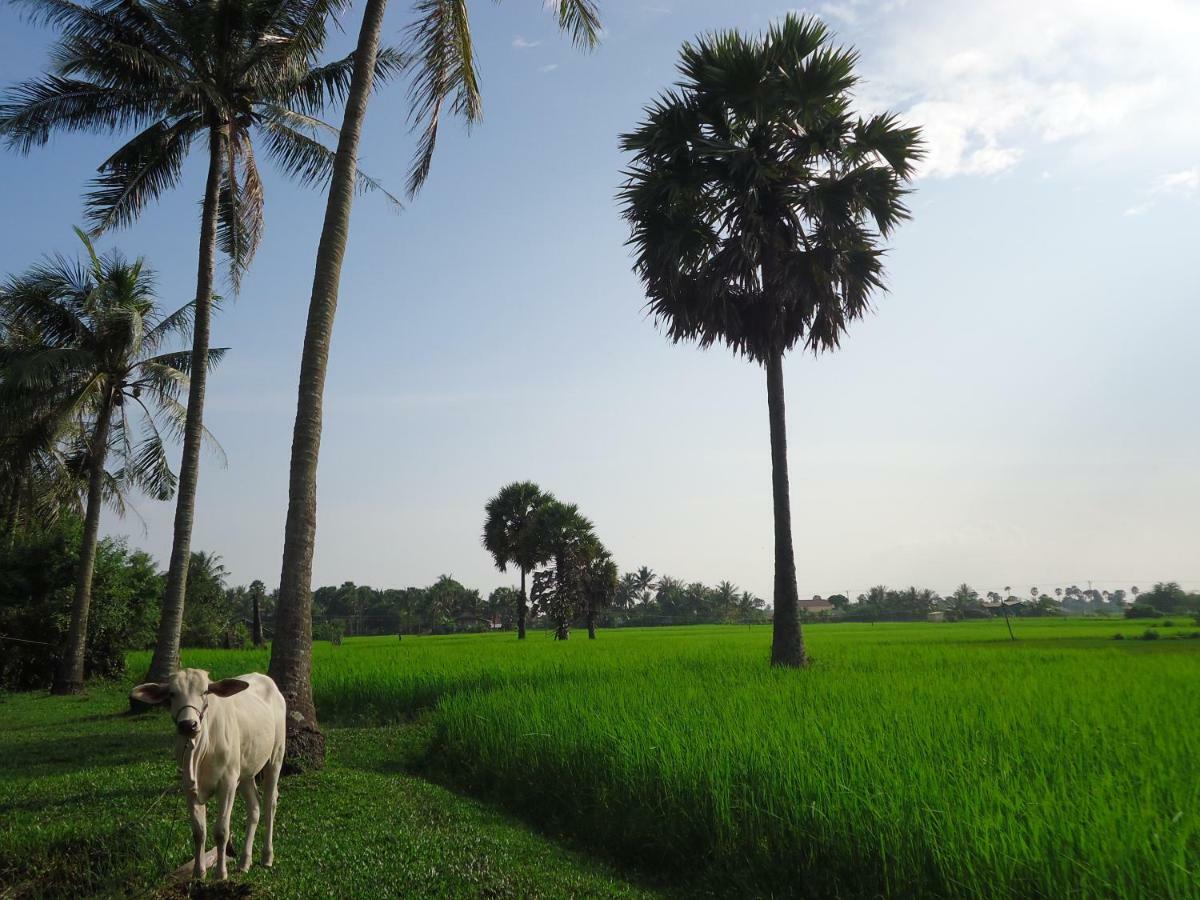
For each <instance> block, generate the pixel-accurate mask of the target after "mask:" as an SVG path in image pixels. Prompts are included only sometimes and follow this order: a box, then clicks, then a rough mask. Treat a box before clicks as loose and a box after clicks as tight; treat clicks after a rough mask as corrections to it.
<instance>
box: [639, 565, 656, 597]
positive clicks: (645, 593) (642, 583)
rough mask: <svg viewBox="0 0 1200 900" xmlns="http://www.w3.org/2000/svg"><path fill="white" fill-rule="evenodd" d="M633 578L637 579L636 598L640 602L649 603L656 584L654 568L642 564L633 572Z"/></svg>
mask: <svg viewBox="0 0 1200 900" xmlns="http://www.w3.org/2000/svg"><path fill="white" fill-rule="evenodd" d="M634 578H636V579H637V590H638V599H639V600H641V602H642V603H649V602H650V600H651V599H653V597H654V589H655V588H656V587H657V586H658V582H657V580H656V579H655V575H654V570H653V569H651V568H649V567H648V566H642V567H641V568H639V569H638V570H637V572H635V573H634Z"/></svg>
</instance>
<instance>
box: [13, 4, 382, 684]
mask: <svg viewBox="0 0 1200 900" xmlns="http://www.w3.org/2000/svg"><path fill="white" fill-rule="evenodd" d="M24 3H25V5H26V6H27V8H28V9H29V11H30V14H31V15H32V17H33V18H34V19H35V20H37V21H42V22H45V23H47V24H49V25H52V26H54V27H57V28H58V29H59V30H60V32H61V33H60V37H59V39H58V41H57V42H56V44H55V45H54V48H53V49H52V51H51V55H52V58H53V59H54V67H53V70H52V72H51V73H50V74H48V75H45V76H42V77H41V78H37V79H33V80H30V81H26V82H23V83H21V84H18V85H16V86H14V87H12V88H11V89H10V90H9V91H8V93H7V95H6V97H5V99H4V101H3V103H0V133H3V134H4V135H5V136H6V138H7V141H8V143H9V145H10V146H11V147H13V148H15V149H17V150H19V151H21V152H22V153H28V152H29V151H30V150H32V149H33V148H34V147H37V146H41V145H43V144H45V143H46V142H47V141H48V140H49V138H50V136H51V135H52V134H53V133H55V132H63V131H66V132H77V131H83V132H91V133H101V134H124V133H127V132H128V131H129V130H131V129H136V134H135V135H134V136H133V137H132V138H130V139H129V140H128V141H126V142H125V143H124V144H123V145H122V146H121V147H119V148H118V149H117V150H116V152H114V153H113V154H112V155H111V156H110V157H108V159H106V160H104V162H102V163H101V164H100V167H99V174H98V175H97V176H96V178H95V179H94V181H93V182H92V184H91V187H90V190H89V191H88V194H87V198H86V204H87V214H88V222H89V224H90V225H91V228H92V233H93V234H100V233H102V232H104V231H106V230H107V229H109V228H112V227H114V226H124V225H128V224H130V223H131V222H133V221H134V220H136V219H137V217H138V216H139V215H140V214H141V212H142V210H143V209H144V208H145V207H146V206H147V205H148V204H149V203H151V202H153V201H154V200H156V199H157V198H158V197H160V196H161V195H162V194H164V193H166V192H167V191H169V190H171V189H172V188H174V187H176V186H177V185H178V184H179V181H180V178H181V176H182V173H183V162H184V160H185V158H186V157H187V155H188V153H189V152H190V150H191V149H192V146H193V144H195V143H197V142H199V143H204V144H206V145H207V150H208V178H207V181H206V184H205V189H204V194H203V201H202V204H201V215H200V259H199V268H198V270H197V278H196V302H195V311H194V314H193V316H194V327H193V329H192V340H193V344H192V356H193V363H192V369H193V372H194V374H193V377H192V380H191V383H190V388H189V395H188V402H187V410H188V419H187V423H186V425H185V428H184V434H183V456H182V460H181V464H180V478H179V496H178V501H177V504H176V510H175V527H174V538H173V543H172V548H171V559H170V563H169V566H168V570H167V584H166V594H165V597H164V600H163V613H162V617H161V619H160V623H159V633H158V640H157V642H156V644H155V649H154V656H153V660H152V662H151V665H150V672H149V674H148V676H147V680H150V681H163V680H165V679H166V678H167V676H169V675H170V674H171V672H172V671H173V670H174V669H175V668H176V667H177V666H178V663H179V635H180V627H181V624H182V621H183V604H184V596H185V593H186V587H187V570H188V565H189V562H190V559H191V536H192V523H193V520H194V517H195V500H196V486H197V482H198V478H199V469H200V444H201V440H202V435H203V431H204V425H203V414H204V396H205V388H206V370H207V365H206V363H205V355H206V354H207V352H208V343H209V332H210V328H209V323H210V319H211V315H212V306H213V276H214V268H215V260H216V252H217V249H218V247H219V248H220V249H221V251H222V252H223V253H224V254H225V255H226V256H227V258H228V260H229V264H230V275H231V281H232V283H233V287H234V290H235V291H236V290H237V288H238V286H239V284H240V281H241V276H242V274H243V272H244V271H245V270H246V268H247V267H248V266H249V264H250V261H251V259H252V258H253V257H254V253H255V250H256V249H257V247H258V243H259V238H260V236H261V234H262V229H263V210H264V192H263V183H262V179H261V177H260V175H259V171H258V163H257V158H256V155H255V152H254V147H255V144H256V143H257V144H258V145H259V146H260V148H262V149H265V151H266V154H267V156H268V157H269V158H270V159H271V160H272V161H273V162H274V163H275V164H276V165H277V167H278V168H279V169H280V170H281V171H282V172H284V173H285V174H286V175H288V176H289V177H291V178H293V179H294V180H296V181H298V182H300V183H304V184H317V185H322V184H324V183H325V182H326V181H327V180H328V178H329V176H330V173H331V171H332V163H333V151H332V150H330V149H329V148H327V147H326V146H325V144H324V143H322V141H323V140H327V139H328V138H330V137H334V138H336V137H337V129H335V128H333V127H332V126H330V125H327V124H326V123H324V122H322V121H321V120H320V119H319V118H317V115H318V114H319V113H320V112H321V110H322V109H323V108H324V107H325V106H326V105H327V104H329V103H332V102H336V101H338V100H341V99H343V98H344V97H345V93H346V87H347V82H348V80H349V77H350V71H351V68H352V66H353V62H354V58H353V55H351V56H348V57H346V58H344V59H341V60H337V61H335V62H332V63H329V64H327V65H320V64H318V56H319V54H320V52H321V49H322V47H323V46H324V43H325V37H326V30H327V19H328V18H329V16H330V15H331V13H332V12H334V11H336V9H337V8H338V7H339V5H340V3H339V0H213V2H206V3H192V2H186V3H178V2H173V0H140V2H137V3H96V4H93V5H90V6H82V5H78V4H76V3H71V2H63V0H24ZM400 62H401V61H400V56H399V54H398V53H396V51H394V50H385V51H382V52H381V53H379V54H378V56H377V58H376V62H375V66H376V69H377V72H378V74H380V75H383V76H384V77H387V76H390V75H391V74H394V73H395V72H396V71H398V70H399V68H400ZM360 184H362V185H363V186H366V187H378V184H377V182H375V181H374V180H373V179H370V178H365V177H364V178H361V179H360Z"/></svg>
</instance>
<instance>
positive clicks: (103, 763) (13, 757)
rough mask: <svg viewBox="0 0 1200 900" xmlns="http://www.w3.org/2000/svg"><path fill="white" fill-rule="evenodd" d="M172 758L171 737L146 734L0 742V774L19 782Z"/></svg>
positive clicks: (89, 735)
mask: <svg viewBox="0 0 1200 900" xmlns="http://www.w3.org/2000/svg"><path fill="white" fill-rule="evenodd" d="M172 758H173V757H172V756H171V736H170V735H164V734H158V733H150V732H133V733H129V734H118V733H111V732H104V733H100V734H95V733H92V734H80V735H71V736H64V735H62V734H58V735H54V736H45V737H43V736H37V737H34V738H32V739H27V740H19V739H13V738H11V737H10V738H8V739H6V740H4V741H3V742H0V774H10V775H13V776H16V777H18V778H22V779H31V778H41V777H45V776H49V775H61V774H63V773H64V772H70V773H77V772H79V771H81V770H87V769H103V768H110V767H116V766H129V765H135V764H138V763H145V762H147V761H153V760H156V759H160V760H164V761H165V760H170V759H172Z"/></svg>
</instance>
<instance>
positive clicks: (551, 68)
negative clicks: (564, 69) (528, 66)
mask: <svg viewBox="0 0 1200 900" xmlns="http://www.w3.org/2000/svg"><path fill="white" fill-rule="evenodd" d="M557 68H558V63H550V64H549V65H545V66H538V71H539V72H542V73H543V74H545V73H547V72H553V71H554V70H555V69H557Z"/></svg>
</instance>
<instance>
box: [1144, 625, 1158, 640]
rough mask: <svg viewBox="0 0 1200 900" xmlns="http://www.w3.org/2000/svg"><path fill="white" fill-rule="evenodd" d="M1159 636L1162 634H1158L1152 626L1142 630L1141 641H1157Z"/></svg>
mask: <svg viewBox="0 0 1200 900" xmlns="http://www.w3.org/2000/svg"><path fill="white" fill-rule="evenodd" d="M1160 637H1162V635H1160V634H1159V633H1158V632H1157V631H1155V630H1154V629H1153V628H1147V629H1146V630H1145V631H1143V632H1142V640H1143V641H1157V640H1158V639H1159V638H1160Z"/></svg>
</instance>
